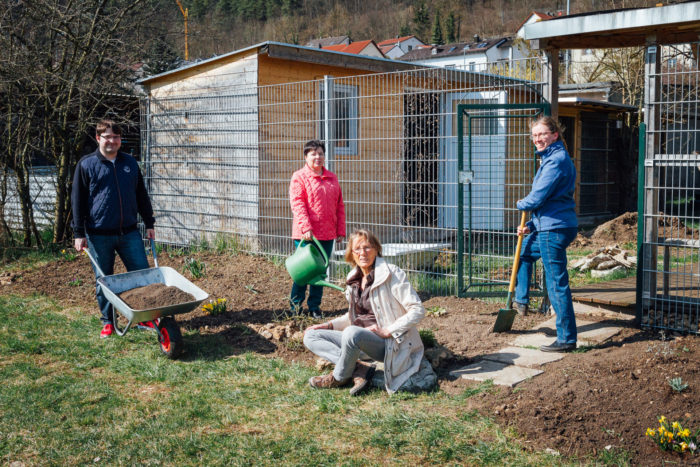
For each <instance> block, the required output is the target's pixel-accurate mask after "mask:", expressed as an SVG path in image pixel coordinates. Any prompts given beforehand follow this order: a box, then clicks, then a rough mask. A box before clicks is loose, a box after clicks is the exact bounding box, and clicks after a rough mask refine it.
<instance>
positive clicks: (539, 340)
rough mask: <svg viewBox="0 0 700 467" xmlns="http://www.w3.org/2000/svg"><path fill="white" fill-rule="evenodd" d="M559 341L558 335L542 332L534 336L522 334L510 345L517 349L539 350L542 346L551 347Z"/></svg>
mask: <svg viewBox="0 0 700 467" xmlns="http://www.w3.org/2000/svg"><path fill="white" fill-rule="evenodd" d="M555 340H557V335H556V334H554V335H546V334H542V333H540V332H536V333H534V334H521V335H519V336H518V337H516V338H515V340H514V341H513V342H511V343H510V345H513V346H515V347H536V348H539V347H540V346H541V345H549V344H551V343H552V342H554V341H555Z"/></svg>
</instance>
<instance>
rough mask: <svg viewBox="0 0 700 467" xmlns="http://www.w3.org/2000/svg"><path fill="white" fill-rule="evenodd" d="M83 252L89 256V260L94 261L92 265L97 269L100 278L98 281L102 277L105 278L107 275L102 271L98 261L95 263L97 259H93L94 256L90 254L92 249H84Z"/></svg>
mask: <svg viewBox="0 0 700 467" xmlns="http://www.w3.org/2000/svg"><path fill="white" fill-rule="evenodd" d="M83 251H84V252H85V254H86V255H88V258H90V261H92V265H93V266H94V267H95V269H96V270H97V277H98V279H99V278H100V277H105V273H104V272H102V269H100V265H99V264H97V261H95V258H93V257H92V254H90V249H89V248H85V249H83Z"/></svg>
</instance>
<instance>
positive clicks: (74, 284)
mask: <svg viewBox="0 0 700 467" xmlns="http://www.w3.org/2000/svg"><path fill="white" fill-rule="evenodd" d="M82 283H83V280H82V279H78V278H77V277H75V278H73V280H71V281H69V282H68V285H70V286H71V287H79V286H80V285H82Z"/></svg>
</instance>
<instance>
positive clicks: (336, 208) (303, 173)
mask: <svg viewBox="0 0 700 467" xmlns="http://www.w3.org/2000/svg"><path fill="white" fill-rule="evenodd" d="M289 202H290V204H291V206H292V214H293V219H292V238H293V239H295V240H299V239H301V236H302V234H303V233H304V232H307V231H308V230H309V229H311V233H312V234H313V235H314V237H316V238H317V239H319V240H335V239H336V238H338V237H345V204H343V193H342V192H341V191H340V184H339V183H338V177H336V175H335V174H334V173H333V172H331V171H330V170H327V169H325V168H324V169H323V173H322V174H321V175H317V174H316V172H314V171H313V170H311V169H310V168H309V167H308V166H307V165H304V168H302V169H300V170H297V171H296V172H294V175H292V181H291V183H290V184H289Z"/></svg>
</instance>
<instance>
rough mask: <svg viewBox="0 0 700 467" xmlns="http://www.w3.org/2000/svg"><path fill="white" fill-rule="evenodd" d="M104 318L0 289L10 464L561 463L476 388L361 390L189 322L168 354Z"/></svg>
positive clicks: (5, 444)
mask: <svg viewBox="0 0 700 467" xmlns="http://www.w3.org/2000/svg"><path fill="white" fill-rule="evenodd" d="M98 328H99V323H98V319H97V318H96V317H95V316H94V315H92V316H88V315H87V314H86V313H84V312H83V311H81V310H80V309H79V308H73V309H70V308H61V307H60V306H58V305H57V304H56V303H54V302H52V301H51V300H50V299H48V298H45V297H40V296H36V297H32V298H19V297H13V296H3V297H0V362H1V363H0V377H1V378H2V381H3V382H4V384H3V385H2V386H1V387H0V408H1V410H0V435H1V436H0V459H1V460H2V462H3V463H4V464H12V463H13V462H20V463H24V464H26V465H38V464H42V465H45V464H54V465H84V464H92V463H95V464H102V463H105V464H136V463H138V464H146V465H152V464H168V465H194V464H197V465H272V464H278V465H338V464H341V465H377V464H383V465H384V464H389V465H427V464H470V465H544V464H547V465H560V462H559V460H558V459H557V458H556V457H553V456H549V455H547V454H545V453H531V452H528V451H527V450H524V449H523V448H522V447H521V446H520V444H519V443H518V442H516V441H514V434H513V433H509V432H504V431H503V430H502V429H501V428H500V427H499V426H498V425H497V424H495V423H494V422H493V421H492V420H491V419H489V418H487V417H484V416H482V415H479V414H478V413H477V412H476V411H474V410H471V409H469V408H468V407H469V404H468V401H467V399H468V398H469V397H472V396H473V395H474V394H478V393H479V391H480V390H479V389H478V388H477V390H476V391H475V390H474V389H473V388H470V389H469V390H468V391H465V392H464V393H462V394H460V395H457V396H448V395H446V394H445V393H443V392H441V391H435V392H432V393H427V394H420V395H413V394H399V395H395V396H393V397H389V396H388V395H387V394H386V393H385V392H383V391H379V390H375V391H372V392H370V393H369V394H367V395H366V396H364V397H359V398H352V397H350V396H349V395H348V394H347V391H344V390H328V391H319V390H313V389H311V388H309V387H308V385H307V383H306V381H307V379H308V378H309V377H310V376H312V375H314V374H316V370H314V369H313V368H311V367H308V366H304V365H301V364H287V363H285V362H284V361H282V360H279V359H273V358H266V357H263V356H259V355H254V354H251V353H247V354H243V355H237V356H234V355H233V353H232V352H231V351H230V350H231V349H230V348H229V346H228V345H227V344H226V342H225V340H224V339H223V338H220V337H218V336H216V335H213V336H212V335H206V336H205V335H200V334H199V333H198V332H197V331H190V332H187V333H186V334H185V345H186V347H187V348H186V350H187V352H186V358H185V359H184V360H178V361H171V360H168V359H166V358H165V357H164V356H163V355H162V354H161V353H160V350H159V348H158V346H157V344H156V339H155V336H154V334H153V333H151V332H148V331H133V332H130V333H129V334H127V336H125V337H123V338H118V337H113V338H110V339H104V340H101V339H99V337H98V336H97V333H96V332H95V329H98ZM490 387H491V386H490V385H488V384H486V385H483V386H481V388H482V389H483V390H489V389H490Z"/></svg>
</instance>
